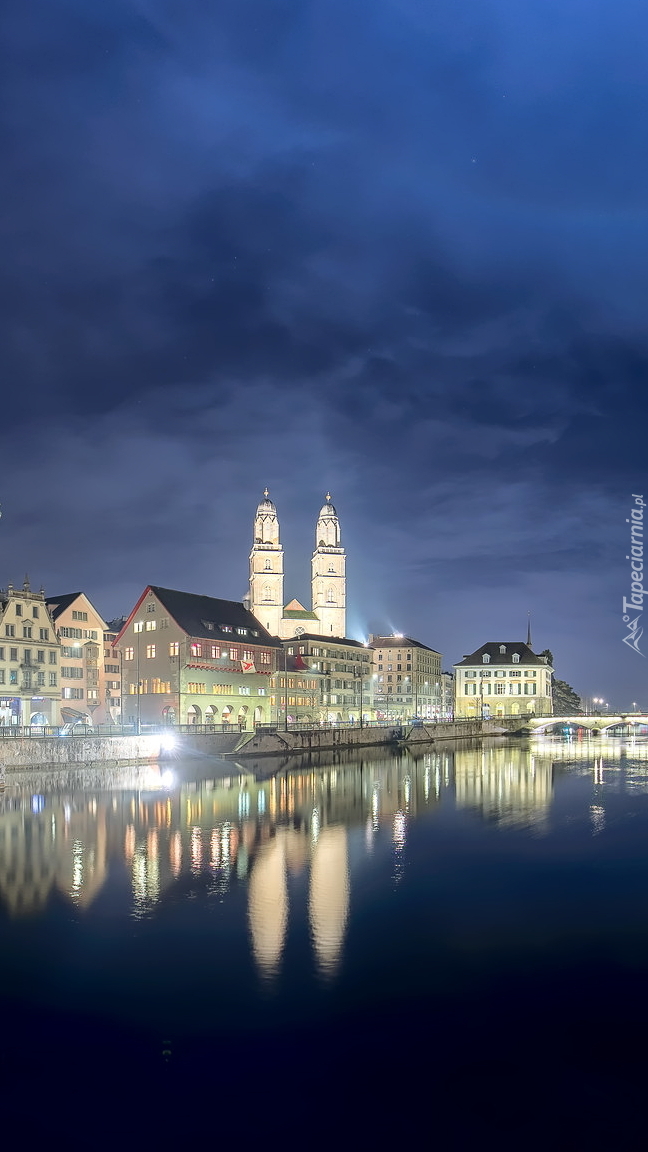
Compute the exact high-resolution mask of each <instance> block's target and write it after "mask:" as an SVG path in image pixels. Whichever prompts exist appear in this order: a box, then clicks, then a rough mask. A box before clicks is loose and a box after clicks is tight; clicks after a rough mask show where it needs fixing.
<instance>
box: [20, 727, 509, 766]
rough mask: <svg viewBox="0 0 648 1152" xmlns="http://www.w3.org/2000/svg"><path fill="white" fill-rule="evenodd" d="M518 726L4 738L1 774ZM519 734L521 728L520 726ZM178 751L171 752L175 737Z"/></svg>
mask: <svg viewBox="0 0 648 1152" xmlns="http://www.w3.org/2000/svg"><path fill="white" fill-rule="evenodd" d="M513 727H514V725H512V724H510V725H509V724H507V723H506V722H505V721H499V720H497V721H493V720H469V721H465V720H464V721H458V722H454V721H447V722H442V723H439V724H430V725H427V726H425V725H424V726H422V727H417V728H413V727H408V726H405V725H404V726H402V727H400V726H398V725H394V726H393V727H391V726H387V727H375V728H373V727H371V728H323V729H320V728H316V729H313V730H310V731H307V732H304V731H298V732H281V731H277V732H262V733H258V734H257V733H246V734H245V735H243V736H241V735H240V734H239V733H238V732H233V733H231V734H230V733H221V732H214V733H213V734H209V735H208V734H203V733H197V734H196V735H195V736H194V735H192V734H191V733H186V732H183V733H179V734H175V733H165V734H164V735H157V736H152V735H144V736H44V737H38V736H29V737H24V738H21V737H16V738H13V737H12V738H8V737H4V738H0V770H2V769H4V770H6V771H12V770H13V771H22V770H24V769H26V768H52V769H61V768H74V767H75V766H77V767H81V766H85V767H88V768H92V767H96V768H102V767H103V768H113V767H117V766H118V765H120V764H137V763H140V764H141V763H153V762H155V761H156V760H160V759H165V758H167V757H169V758H170V757H174V758H175V757H178V756H180V757H182V756H228V755H235V756H236V759H237V760H238V759H240V758H241V757H243V756H276V755H284V756H285V755H292V754H295V755H298V754H300V753H303V752H309V753H311V752H320V751H321V752H324V751H330V750H331V749H336V748H369V747H372V746H376V747H378V746H380V745H385V744H403V743H405V744H406V745H407V746H410V745H413V744H430V743H434V742H435V741H437V740H457V739H461V738H462V737H475V736H478V737H479V736H496V735H503V734H505V733H506V731H507V730H511V728H513ZM515 727H518V728H519V722H518V721H515ZM170 736H171V738H172V739H173V740H174V742H175V743H174V747H173V748H172V749H171V748H169V747H168V741H169V737H170Z"/></svg>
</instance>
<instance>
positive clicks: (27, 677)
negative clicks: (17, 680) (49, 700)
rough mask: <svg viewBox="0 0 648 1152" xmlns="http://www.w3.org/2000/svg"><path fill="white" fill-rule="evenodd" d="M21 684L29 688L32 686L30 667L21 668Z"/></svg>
mask: <svg viewBox="0 0 648 1152" xmlns="http://www.w3.org/2000/svg"><path fill="white" fill-rule="evenodd" d="M22 686H23V688H31V686H32V674H31V669H30V668H26V669H24V670H23V682H22Z"/></svg>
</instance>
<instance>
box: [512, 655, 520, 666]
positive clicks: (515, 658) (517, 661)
mask: <svg viewBox="0 0 648 1152" xmlns="http://www.w3.org/2000/svg"><path fill="white" fill-rule="evenodd" d="M511 659H512V661H513V663H514V664H519V663H520V654H519V652H514V653H513V656H512V657H511Z"/></svg>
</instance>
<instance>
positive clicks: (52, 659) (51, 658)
mask: <svg viewBox="0 0 648 1152" xmlns="http://www.w3.org/2000/svg"><path fill="white" fill-rule="evenodd" d="M49 662H50V664H56V652H50V654H49Z"/></svg>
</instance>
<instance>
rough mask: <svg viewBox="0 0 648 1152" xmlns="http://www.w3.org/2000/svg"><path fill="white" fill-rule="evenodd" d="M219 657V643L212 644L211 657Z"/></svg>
mask: <svg viewBox="0 0 648 1152" xmlns="http://www.w3.org/2000/svg"><path fill="white" fill-rule="evenodd" d="M219 657H220V648H219V647H218V644H212V646H211V658H212V660H218V658H219Z"/></svg>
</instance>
